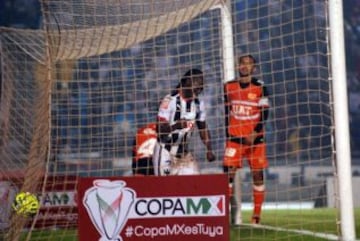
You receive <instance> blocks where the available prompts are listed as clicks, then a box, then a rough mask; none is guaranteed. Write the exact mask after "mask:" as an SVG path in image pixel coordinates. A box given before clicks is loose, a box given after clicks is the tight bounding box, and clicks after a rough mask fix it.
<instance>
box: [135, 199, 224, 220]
mask: <svg viewBox="0 0 360 241" xmlns="http://www.w3.org/2000/svg"><path fill="white" fill-rule="evenodd" d="M224 207H225V195H214V196H195V197H186V196H185V197H166V198H165V197H156V198H139V199H138V200H136V203H135V205H134V209H133V212H132V213H131V216H132V218H137V217H141V218H154V217H193V216H197V217H199V216H224V215H225V208H224Z"/></svg>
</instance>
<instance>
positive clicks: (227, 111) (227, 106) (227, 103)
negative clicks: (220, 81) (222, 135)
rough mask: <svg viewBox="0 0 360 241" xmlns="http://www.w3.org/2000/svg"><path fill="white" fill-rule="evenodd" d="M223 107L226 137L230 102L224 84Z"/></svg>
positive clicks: (227, 134)
mask: <svg viewBox="0 0 360 241" xmlns="http://www.w3.org/2000/svg"><path fill="white" fill-rule="evenodd" d="M224 108H225V132H226V138H229V132H228V127H229V115H230V104H229V100H228V96H227V88H226V84H225V85H224Z"/></svg>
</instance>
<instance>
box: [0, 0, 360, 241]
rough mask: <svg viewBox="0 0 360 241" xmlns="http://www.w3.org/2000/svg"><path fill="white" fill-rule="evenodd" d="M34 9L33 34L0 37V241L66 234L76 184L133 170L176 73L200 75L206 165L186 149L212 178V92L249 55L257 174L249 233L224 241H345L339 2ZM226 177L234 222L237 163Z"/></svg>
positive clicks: (116, 0) (45, 1) (246, 178)
mask: <svg viewBox="0 0 360 241" xmlns="http://www.w3.org/2000/svg"><path fill="white" fill-rule="evenodd" d="M40 3H41V10H42V16H41V18H42V25H41V28H39V29H37V30H26V29H22V30H21V29H14V28H1V29H0V57H1V59H0V61H1V81H2V82H1V102H0V200H1V203H0V211H1V212H0V239H2V238H3V239H4V240H6V241H10V240H11V241H13V240H77V231H76V230H77V219H78V216H77V206H76V205H77V199H76V188H77V183H78V179H79V177H118V176H130V175H132V171H131V160H132V150H133V141H134V138H135V134H136V130H137V129H138V128H141V127H143V126H144V125H146V124H148V123H151V122H154V121H155V120H156V115H157V112H158V107H159V102H160V101H161V99H162V98H163V97H164V96H165V95H166V94H169V93H170V92H171V91H172V90H173V89H174V88H175V87H176V86H177V84H178V82H179V80H180V79H181V77H182V76H183V75H184V73H185V72H186V71H187V70H188V69H192V68H199V69H201V70H202V71H203V72H204V73H205V80H204V91H203V93H202V98H203V99H204V101H205V103H206V116H207V124H208V128H209V130H210V133H211V144H212V147H213V150H214V152H215V154H216V158H217V159H216V161H214V162H211V163H210V162H207V161H206V150H205V148H204V146H203V144H202V142H201V140H200V138H199V135H197V133H195V134H194V135H193V136H192V137H191V140H190V142H191V145H190V146H191V149H192V150H191V151H192V153H193V154H194V156H195V158H196V159H197V160H198V162H199V165H200V172H201V174H215V173H221V172H222V160H223V155H224V145H225V140H226V138H225V124H224V122H225V116H224V115H225V114H224V99H223V94H224V93H223V84H224V82H227V81H230V80H233V79H234V78H236V77H237V72H236V69H235V64H236V57H237V56H240V55H244V54H251V55H253V56H254V57H255V58H256V60H257V71H256V73H255V76H256V77H258V78H259V79H261V80H263V81H264V83H265V85H266V86H267V89H268V91H269V94H270V106H271V107H270V117H269V119H268V121H267V122H266V138H265V139H266V142H267V156H268V159H269V162H270V166H269V168H268V169H267V170H266V200H265V203H264V206H263V215H264V217H263V219H262V223H261V225H260V226H257V227H253V226H252V225H247V223H248V222H249V220H245V219H244V225H242V226H240V227H232V228H231V240H239V239H240V238H241V239H244V240H255V239H256V240H269V237H271V238H273V239H274V240H277V239H283V240H290V239H291V240H305V239H306V237H308V236H315V238H326V239H333V240H338V239H342V240H349V241H350V240H355V233H354V217H353V203H352V189H351V188H352V185H351V172H350V167H349V166H350V154H349V135H348V129H347V123H348V118H347V108H345V109H344V106H347V100H346V94H345V93H346V78H345V77H346V73H345V68H344V64H345V63H344V58H343V57H344V56H343V55H344V54H343V52H344V46H343V39H342V38H343V33H342V3H341V1H338V0H321V1H319V0H309V1H298V0H283V1H273V0H264V1H254V0H232V1H225V0H176V1H170V0H153V1H142V0H132V1H126V0H108V1H90V0H76V1H75V0H63V1H57V0H40ZM344 78H345V79H344ZM333 80H334V81H333ZM344 88H345V89H344ZM342 122H343V123H342ZM339 159H341V160H339ZM237 180H238V181H237V185H241V186H242V196H241V198H242V208H243V211H244V213H245V217H246V212H247V210H249V209H251V208H252V181H251V175H250V170H249V168H248V167H247V165H246V164H245V165H244V168H243V169H242V170H241V171H240V172H239V173H238V175H237ZM19 191H27V192H30V193H35V194H36V195H37V196H38V198H39V200H40V204H41V208H40V211H39V212H38V213H37V214H36V215H35V216H34V217H31V218H29V217H24V216H21V215H17V214H16V213H14V212H13V211H12V210H11V203H12V201H13V200H14V197H15V194H16V193H17V192H19ZM284 213H285V214H287V215H284ZM309 213H310V214H311V213H316V216H315V217H313V216H309ZM271 238H270V239H271Z"/></svg>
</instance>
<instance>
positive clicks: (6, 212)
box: [0, 176, 78, 230]
mask: <svg viewBox="0 0 360 241" xmlns="http://www.w3.org/2000/svg"><path fill="white" fill-rule="evenodd" d="M22 182H23V178H22V177H21V176H15V177H13V178H12V179H9V180H1V179H0V230H1V229H5V228H7V227H8V224H9V221H10V216H11V213H12V212H13V211H12V209H11V204H12V202H13V201H14V198H15V195H16V194H17V193H18V191H19V190H20V188H21V183H22ZM76 182H77V177H76V176H66V177H65V176H49V177H48V178H47V183H46V187H45V192H44V193H42V190H41V189H42V187H41V186H39V187H38V190H37V192H36V193H34V194H35V195H36V197H37V198H38V200H39V201H40V210H39V213H38V214H37V216H36V221H37V222H36V223H35V229H36V228H44V227H48V228H69V227H73V228H76V226H77V224H78V220H77V219H78V218H77V215H78V211H77V204H76V188H75V186H76ZM25 191H26V190H25ZM32 221H33V220H32V218H29V219H28V222H27V224H26V227H30V225H32Z"/></svg>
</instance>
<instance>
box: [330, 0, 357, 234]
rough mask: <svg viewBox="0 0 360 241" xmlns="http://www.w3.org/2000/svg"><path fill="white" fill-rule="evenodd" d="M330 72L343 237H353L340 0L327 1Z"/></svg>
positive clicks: (341, 6) (353, 224) (346, 98)
mask: <svg viewBox="0 0 360 241" xmlns="http://www.w3.org/2000/svg"><path fill="white" fill-rule="evenodd" d="M329 20H330V44H331V70H332V71H331V73H332V84H333V91H334V94H333V95H334V119H335V125H334V126H335V144H336V164H337V171H338V181H337V182H338V187H339V197H340V200H339V202H340V212H341V231H342V240H349V241H350V240H355V239H356V236H355V222H354V204H353V195H352V190H353V189H352V181H351V180H352V173H351V153H350V141H349V140H350V135H349V125H348V123H350V122H349V117H348V116H349V112H348V96H347V79H346V65H345V63H346V61H345V44H344V20H343V4H342V0H329Z"/></svg>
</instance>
